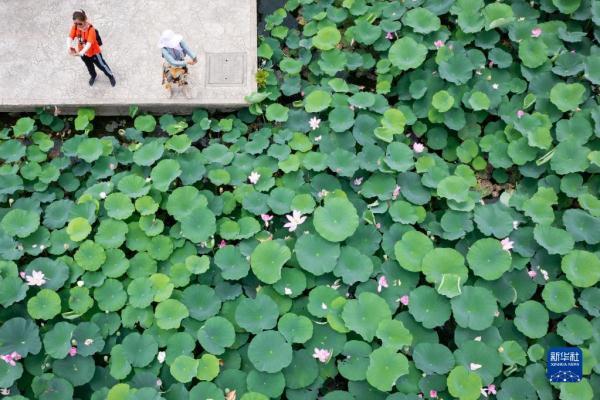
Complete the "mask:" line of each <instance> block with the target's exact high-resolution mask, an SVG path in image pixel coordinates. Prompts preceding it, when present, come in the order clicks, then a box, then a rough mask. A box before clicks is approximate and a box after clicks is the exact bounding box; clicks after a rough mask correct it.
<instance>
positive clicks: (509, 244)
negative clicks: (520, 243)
mask: <svg viewBox="0 0 600 400" xmlns="http://www.w3.org/2000/svg"><path fill="white" fill-rule="evenodd" d="M500 244H502V250H506V251H508V252H510V250H511V249H512V248H513V245H514V244H515V242H513V241H512V240H510V238H504V239H502V241H501V242H500Z"/></svg>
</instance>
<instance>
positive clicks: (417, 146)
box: [413, 142, 425, 153]
mask: <svg viewBox="0 0 600 400" xmlns="http://www.w3.org/2000/svg"><path fill="white" fill-rule="evenodd" d="M423 150H425V146H424V145H423V143H419V142H414V143H413V151H414V152H415V153H422V152H423Z"/></svg>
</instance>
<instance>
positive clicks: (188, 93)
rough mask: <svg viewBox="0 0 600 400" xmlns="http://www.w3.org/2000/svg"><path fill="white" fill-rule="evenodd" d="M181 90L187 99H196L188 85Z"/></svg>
mask: <svg viewBox="0 0 600 400" xmlns="http://www.w3.org/2000/svg"><path fill="white" fill-rule="evenodd" d="M181 90H182V92H183V95H184V96H185V98H186V99H191V98H192V97H194V96H193V95H192V88H190V87H189V86H187V85H186V86H184V87H183V88H182V89H181Z"/></svg>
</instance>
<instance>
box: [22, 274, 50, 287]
mask: <svg viewBox="0 0 600 400" xmlns="http://www.w3.org/2000/svg"><path fill="white" fill-rule="evenodd" d="M25 280H27V284H28V285H29V286H42V285H43V284H44V283H46V279H44V273H43V272H42V271H36V270H33V271H31V275H25Z"/></svg>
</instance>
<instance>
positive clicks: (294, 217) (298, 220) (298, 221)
mask: <svg viewBox="0 0 600 400" xmlns="http://www.w3.org/2000/svg"><path fill="white" fill-rule="evenodd" d="M285 217H286V218H287V219H288V222H287V223H286V224H285V225H283V227H284V228H288V231H290V232H294V231H295V230H296V228H298V225H302V224H303V223H304V221H306V216H303V215H302V213H301V212H300V211H298V210H293V211H292V214H291V215H289V214H288V215H286V216H285Z"/></svg>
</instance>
